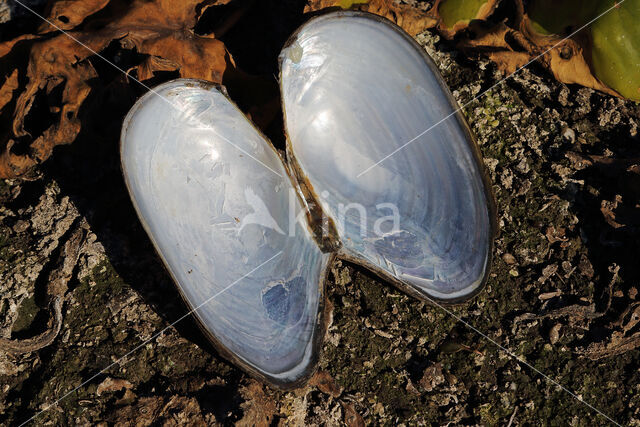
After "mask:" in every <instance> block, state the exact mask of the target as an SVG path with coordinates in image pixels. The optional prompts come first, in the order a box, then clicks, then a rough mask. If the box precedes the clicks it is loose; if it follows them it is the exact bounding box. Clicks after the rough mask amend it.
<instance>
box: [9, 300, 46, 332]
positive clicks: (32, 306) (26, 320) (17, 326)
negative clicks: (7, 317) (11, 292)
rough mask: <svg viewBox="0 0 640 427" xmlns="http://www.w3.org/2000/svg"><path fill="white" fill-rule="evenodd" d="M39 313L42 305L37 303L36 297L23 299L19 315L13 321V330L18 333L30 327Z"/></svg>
mask: <svg viewBox="0 0 640 427" xmlns="http://www.w3.org/2000/svg"><path fill="white" fill-rule="evenodd" d="M39 313H40V307H38V304H36V301H35V298H34V297H30V298H26V299H24V300H22V303H21V304H20V308H19V309H18V317H17V318H16V320H15V322H14V323H13V327H12V329H11V332H12V333H14V334H16V333H20V332H25V331H27V330H28V329H30V328H31V326H32V325H33V323H34V321H35V320H36V318H37V317H38V314H39Z"/></svg>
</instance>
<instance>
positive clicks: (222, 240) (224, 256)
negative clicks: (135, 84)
mask: <svg viewBox="0 0 640 427" xmlns="http://www.w3.org/2000/svg"><path fill="white" fill-rule="evenodd" d="M280 65H281V76H280V77H281V78H280V80H281V91H282V102H283V112H284V116H285V131H286V134H287V156H286V157H287V159H286V160H287V161H286V162H285V161H284V159H283V158H282V157H283V156H281V155H280V154H279V153H278V152H277V151H276V150H275V149H274V148H273V146H272V145H271V143H270V142H269V141H268V140H267V138H266V137H265V136H264V135H262V134H261V133H260V132H259V131H258V130H257V129H256V128H255V126H253V124H252V123H251V122H250V120H249V119H248V118H247V117H246V116H245V115H244V114H243V113H242V112H241V111H240V110H239V109H238V108H237V106H236V105H235V104H234V103H233V102H232V101H231V100H230V99H229V98H228V96H227V95H226V92H225V91H224V89H223V88H222V87H219V86H216V85H212V84H210V83H207V82H204V81H200V80H192V79H179V80H174V81H171V82H168V83H165V84H162V85H160V86H158V87H156V88H155V89H154V90H152V91H150V92H149V93H147V94H146V95H144V96H143V97H142V98H140V99H139V100H138V102H137V103H136V104H135V105H134V106H133V108H132V109H131V111H130V112H129V114H128V115H127V117H126V119H125V122H124V125H123V130H122V136H121V157H122V167H123V173H124V176H125V181H126V184H127V187H128V189H129V192H130V195H131V198H132V201H133V205H134V207H135V209H136V211H137V213H138V216H139V217H140V220H141V222H142V224H143V226H144V228H145V230H146V232H147V233H148V235H149V237H150V239H151V241H152V242H153V244H154V246H155V248H156V250H157V251H158V253H159V254H160V257H161V258H162V260H163V262H164V264H165V266H166V267H167V269H168V271H169V273H170V274H171V276H172V277H173V279H174V281H175V283H176V284H177V287H178V289H179V291H180V293H181V294H182V296H183V297H184V299H185V301H186V302H187V304H188V305H189V306H190V308H191V309H192V310H193V312H194V315H195V317H196V318H197V320H198V321H199V324H200V325H201V326H202V328H203V330H204V331H205V334H206V335H207V336H208V337H209V339H210V340H211V341H212V342H213V343H214V344H216V346H217V347H218V348H219V349H220V351H221V352H222V354H224V355H225V356H226V357H228V358H229V359H231V360H233V361H234V362H236V363H237V364H238V365H240V366H241V367H243V368H244V369H245V370H247V371H248V372H250V373H251V374H253V375H255V376H257V377H259V378H262V379H263V380H265V381H267V382H269V383H270V384H272V385H275V386H278V387H281V388H291V387H295V386H298V385H299V384H301V383H303V382H304V381H305V380H306V379H308V377H309V376H310V374H311V373H312V372H313V370H314V367H315V362H316V360H317V357H318V351H319V347H320V345H321V343H322V339H323V337H324V331H325V327H326V318H327V314H326V313H325V311H326V306H325V304H324V298H325V291H324V289H325V281H326V277H327V270H328V267H329V266H330V264H331V262H332V260H333V258H334V257H336V256H337V257H341V258H343V259H346V260H348V261H351V262H354V263H356V264H359V265H362V266H364V267H366V268H368V269H370V270H372V271H374V272H375V273H377V274H378V275H380V276H381V277H383V278H385V279H387V280H389V281H391V282H392V283H394V284H395V285H397V286H399V287H401V288H402V289H403V290H405V291H407V292H409V293H410V294H412V295H414V296H417V297H419V298H422V299H426V300H438V301H441V302H458V301H461V300H464V299H466V298H469V297H470V296H472V295H474V294H475V293H477V292H478V291H479V290H480V289H481V287H482V285H483V283H484V282H485V280H486V277H487V272H488V267H489V265H490V258H491V249H492V241H493V233H494V225H493V222H492V218H493V217H494V208H493V199H492V196H491V194H490V186H489V184H488V181H487V179H486V177H485V175H484V173H483V168H482V163H481V161H480V156H479V154H478V151H477V148H476V146H475V143H474V139H473V137H472V135H471V133H470V131H469V128H468V126H467V124H466V122H465V120H464V118H463V117H462V115H461V114H460V113H459V112H455V111H456V110H457V107H456V104H455V102H454V100H453V98H452V96H451V94H450V93H449V91H448V89H447V87H446V85H445V84H444V82H443V81H442V78H441V77H440V75H439V73H438V71H437V69H436V68H435V66H434V64H433V62H432V61H431V59H430V58H429V57H428V56H427V55H426V54H425V53H424V51H423V50H422V49H421V48H420V46H418V45H417V44H416V43H415V42H414V41H413V39H412V38H411V37H409V36H408V35H406V34H405V33H404V32H402V30H400V29H399V28H398V27H396V26H395V25H393V24H392V23H390V22H388V21H386V20H384V19H381V18H378V17H376V16H374V15H370V14H365V13H360V12H336V13H331V14H327V15H323V16H320V17H317V18H314V19H312V20H310V21H309V22H307V23H306V24H305V25H303V26H302V27H301V28H300V29H299V30H298V31H297V32H296V33H295V34H294V35H293V36H292V38H291V40H290V41H289V43H288V44H287V46H286V47H285V48H284V49H283V51H282V53H281V56H280ZM452 112H455V113H453V115H452V117H451V119H450V120H444V121H443V120H442V119H443V118H444V117H447V116H448V115H451V114H452ZM439 122H440V123H439ZM436 123H437V125H435V126H434V124H436ZM425 129H429V131H427V132H425ZM407 142H409V143H407ZM389 154H393V155H391V156H389ZM380 160H382V162H380Z"/></svg>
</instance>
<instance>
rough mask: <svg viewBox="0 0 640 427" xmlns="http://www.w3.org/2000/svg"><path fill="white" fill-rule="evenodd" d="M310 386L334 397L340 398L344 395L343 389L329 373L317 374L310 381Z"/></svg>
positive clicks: (321, 372) (319, 372)
mask: <svg viewBox="0 0 640 427" xmlns="http://www.w3.org/2000/svg"><path fill="white" fill-rule="evenodd" d="M309 385H310V386H313V387H318V390H320V391H321V392H323V393H325V394H328V395H330V396H332V397H338V396H340V395H341V394H342V387H340V386H339V385H338V384H337V383H336V381H335V380H334V379H333V377H332V376H331V375H330V374H329V373H328V372H327V371H318V372H316V373H315V375H314V376H313V377H311V379H310V380H309Z"/></svg>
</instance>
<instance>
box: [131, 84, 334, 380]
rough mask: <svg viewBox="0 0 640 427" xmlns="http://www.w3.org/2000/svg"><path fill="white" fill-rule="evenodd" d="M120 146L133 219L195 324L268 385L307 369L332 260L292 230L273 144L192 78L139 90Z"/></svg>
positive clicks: (287, 184) (286, 187) (300, 230)
mask: <svg viewBox="0 0 640 427" xmlns="http://www.w3.org/2000/svg"><path fill="white" fill-rule="evenodd" d="M121 144H122V145H121V156H122V166H123V171H124V175H125V178H126V181H127V185H128V187H129V191H130V193H131V196H132V199H133V202H134V205H135V207H136V209H137V211H138V214H139V216H140V218H141V220H142V222H143V225H144V226H145V228H146V231H147V232H148V233H149V235H150V237H151V239H152V241H153V243H154V245H155V247H156V249H157V250H158V252H159V253H160V255H161V257H162V259H163V260H164V262H165V264H166V266H167V267H168V269H169V271H170V273H171V274H172V276H173V277H174V279H175V281H176V282H177V284H178V286H179V288H180V291H181V292H182V294H183V295H184V297H185V298H186V300H187V301H188V302H189V304H190V305H191V307H192V308H197V310H196V315H197V316H198V317H199V319H200V320H201V323H202V324H203V325H204V326H205V327H206V328H207V330H208V331H209V332H210V333H211V334H212V335H213V336H214V337H215V338H216V339H217V340H218V341H219V343H221V344H222V345H223V346H225V347H226V348H227V349H228V350H230V351H231V352H233V354H235V355H236V356H237V357H239V358H240V359H241V360H242V361H244V362H245V363H246V364H247V365H249V366H250V367H252V368H254V369H255V370H256V371H258V372H259V373H261V374H263V375H265V376H267V377H269V378H271V379H273V380H275V381H279V382H284V383H286V382H292V381H295V380H297V379H299V378H300V377H301V376H303V375H306V371H307V370H308V369H309V368H310V367H311V365H312V364H313V357H312V354H313V345H312V342H313V340H314V335H315V334H316V333H318V331H317V330H316V329H317V327H318V325H317V324H318V312H319V307H321V301H320V299H321V297H322V295H321V289H320V287H319V286H320V284H321V282H322V280H323V274H324V271H325V268H326V265H327V262H328V259H329V256H328V255H326V254H322V253H321V252H320V250H319V249H318V247H317V246H316V244H315V243H314V241H313V239H312V237H311V235H310V232H309V231H308V230H307V228H306V227H303V226H301V225H300V224H299V223H295V224H292V230H289V224H288V219H289V218H290V213H289V209H290V206H289V204H290V203H292V202H291V201H295V203H294V206H293V213H294V214H297V212H298V211H299V210H300V209H301V208H302V207H301V204H300V203H299V202H298V199H297V198H296V197H295V196H294V197H291V192H293V186H292V184H291V181H290V179H289V178H288V176H287V173H286V171H285V168H284V166H283V164H282V162H281V159H280V157H279V156H278V155H277V153H276V152H275V150H274V149H273V148H272V147H271V146H270V145H269V143H268V142H267V141H266V140H265V139H264V137H263V136H262V135H261V134H260V133H259V132H258V131H256V129H255V128H254V127H253V126H252V124H251V123H250V122H249V121H248V119H247V118H246V117H245V116H244V115H243V114H242V112H240V111H239V110H238V109H237V107H236V106H235V105H234V104H233V103H231V102H230V101H229V100H228V99H227V98H226V96H225V95H224V94H222V93H221V92H220V91H219V90H218V89H217V88H215V87H207V86H204V85H201V84H200V82H198V81H192V80H176V81H173V82H169V83H166V84H164V85H161V86H159V87H157V88H155V90H153V91H152V92H149V93H148V94H147V95H145V96H144V97H142V98H141V99H140V100H139V101H138V102H137V103H136V105H135V106H134V108H133V109H132V110H131V112H130V113H129V115H128V116H127V118H126V120H125V124H124V127H123V133H122V140H121ZM260 162H261V163H262V164H260Z"/></svg>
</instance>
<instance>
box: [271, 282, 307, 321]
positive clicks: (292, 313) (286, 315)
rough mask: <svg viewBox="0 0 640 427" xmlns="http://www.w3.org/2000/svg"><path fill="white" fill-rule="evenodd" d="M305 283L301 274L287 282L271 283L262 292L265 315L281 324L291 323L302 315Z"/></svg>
mask: <svg viewBox="0 0 640 427" xmlns="http://www.w3.org/2000/svg"><path fill="white" fill-rule="evenodd" d="M306 285H307V283H306V282H305V280H304V278H302V277H301V276H298V277H295V278H293V279H291V280H290V281H288V282H279V283H276V284H274V285H271V286H270V287H269V288H267V289H266V290H265V291H263V293H262V305H263V306H264V308H265V310H266V312H267V316H269V319H271V320H273V321H274V322H277V323H280V324H282V325H286V326H289V325H293V324H295V323H296V322H297V321H298V320H300V318H301V317H302V313H303V312H304V308H305V304H306V298H305V288H306Z"/></svg>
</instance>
